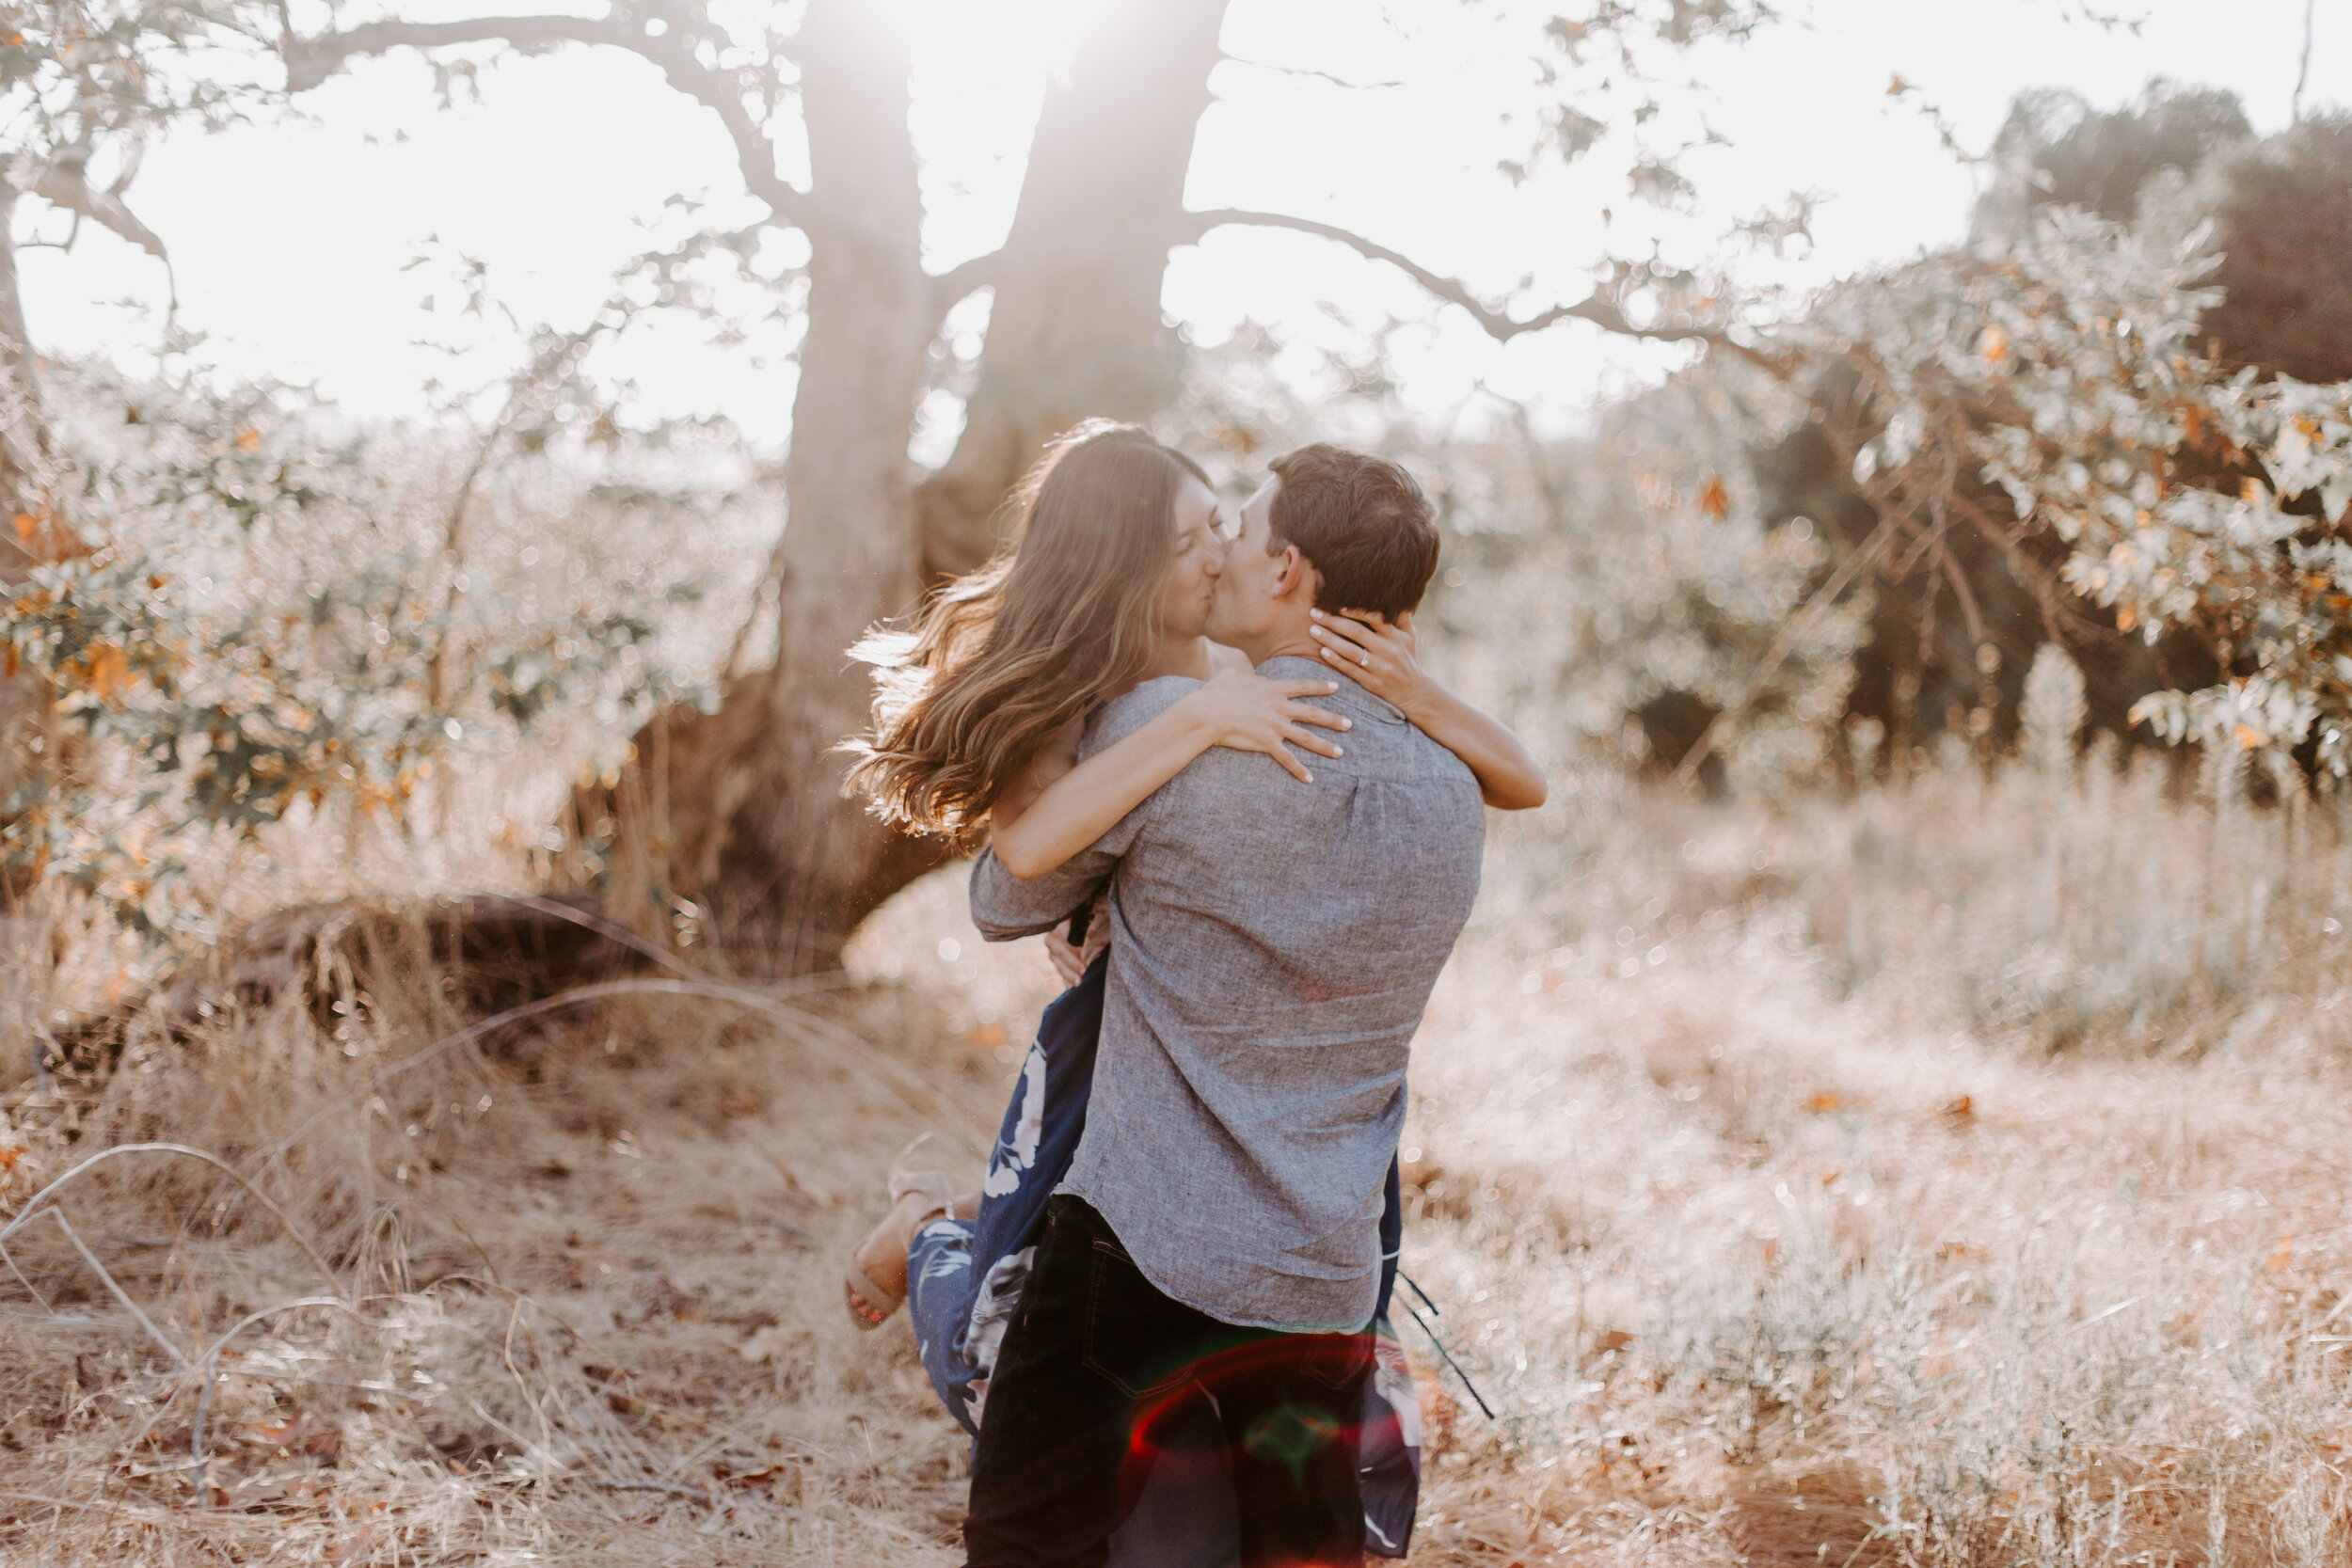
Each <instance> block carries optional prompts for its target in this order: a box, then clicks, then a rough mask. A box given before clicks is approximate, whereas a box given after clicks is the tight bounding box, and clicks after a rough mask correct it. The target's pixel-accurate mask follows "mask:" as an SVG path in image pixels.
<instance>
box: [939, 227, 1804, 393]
mask: <svg viewBox="0 0 2352 1568" xmlns="http://www.w3.org/2000/svg"><path fill="white" fill-rule="evenodd" d="M1231 226H1243V227H1248V228H1255V229H1289V230H1296V231H1297V232H1299V233H1302V234H1314V235H1317V236H1320V237H1321V238H1323V239H1327V240H1335V241H1337V242H1338V243H1340V244H1341V245H1345V246H1347V247H1348V248H1349V249H1350V250H1353V251H1355V252H1356V253H1357V254H1358V255H1359V256H1362V257H1365V258H1367V259H1369V260H1371V261H1385V262H1386V263H1388V264H1389V265H1390V266H1392V267H1394V268H1396V269H1397V271H1399V272H1401V273H1403V274H1405V276H1406V277H1409V278H1411V279H1412V280H1413V281H1414V282H1416V283H1418V284H1420V285H1421V286H1422V288H1423V289H1426V290H1427V291H1428V292H1429V293H1432V294H1435V295H1436V296H1437V297H1438V298H1439V299H1441V300H1444V301H1445V302H1446V303H1448V304H1449V305H1457V306H1460V307H1461V308H1462V309H1464V310H1467V311H1469V312H1470V318H1471V319H1472V320H1473V321H1475V322H1477V323H1478V325H1479V326H1480V327H1481V328H1482V329H1484V330H1485V332H1486V335H1487V336H1488V337H1490V338H1492V339H1494V341H1497V342H1499V343H1503V342H1509V341H1511V340H1512V339H1514V338H1516V337H1518V336H1519V335H1520V334H1522V333H1526V332H1541V331H1543V330H1544V329H1545V328H1546V327H1549V326H1553V325H1558V324H1559V323H1561V322H1564V321H1581V322H1585V323H1588V324H1589V325H1594V326H1597V327H1599V328H1600V329H1601V330H1602V331H1604V332H1613V333H1615V334H1616V335H1617V336H1619V337H1623V338H1645V339H1648V340H1650V341H1653V342H1661V343H1690V342H1697V343H1706V344H1708V345H1709V346H1711V347H1715V348H1721V349H1724V350H1726V351H1728V352H1730V353H1732V354H1736V355H1738V356H1740V357H1741V358H1742V359H1745V360H1748V361H1749V362H1750V363H1752V364H1755V365H1756V366H1757V367H1759V368H1760V369H1762V370H1765V371H1767V372H1771V373H1772V375H1774V376H1777V377H1782V378H1786V377H1787V376H1788V373H1789V372H1790V369H1791V367H1790V366H1789V365H1788V364H1787V363H1786V362H1784V361H1783V360H1781V359H1779V358H1777V357H1775V356H1772V355H1770V354H1766V353H1764V352H1763V351H1762V350H1760V349H1756V348H1753V347H1750V346H1749V345H1748V344H1745V343H1742V342H1740V341H1738V340H1736V339H1734V338H1733V337H1732V336H1731V335H1730V334H1729V333H1728V332H1727V331H1725V330H1724V328H1722V327H1714V326H1638V325H1635V324H1633V323H1632V322H1630V321H1629V320H1627V319H1626V316H1625V313H1624V312H1623V311H1622V310H1620V309H1617V307H1616V305H1615V304H1614V302H1613V301H1611V300H1610V299H1608V298H1607V297H1606V296H1605V295H1602V294H1600V293H1593V294H1591V295H1589V296H1588V297H1586V298H1584V299H1581V300H1580V301H1578V302H1577V303H1576V304H1574V305H1555V306H1553V307H1551V308H1550V309H1548V310H1540V311H1537V312H1536V313H1535V314H1534V315H1533V316H1528V317H1524V318H1521V317H1517V316H1512V315H1510V314H1508V313H1506V312H1504V311H1502V310H1500V309H1496V308H1495V307H1493V306H1491V305H1488V304H1487V303H1486V301H1484V300H1482V299H1480V298H1479V297H1478V296H1477V295H1476V294H1474V293H1470V288H1469V286H1468V285H1467V284H1465V283H1463V282H1462V281H1461V280H1460V279H1458V278H1453V277H1445V276H1444V275H1443V274H1441V273H1436V272H1432V271H1431V270H1430V269H1429V268H1427V267H1424V266H1422V264H1421V263H1420V262H1418V261H1414V260H1413V259H1412V258H1411V257H1409V256H1406V255H1404V254H1402V253H1401V252H1398V251H1394V250H1391V249H1390V248H1389V247H1388V246H1387V245H1382V244H1380V243H1379V242H1378V241H1376V240H1369V239H1366V238H1365V237H1364V236H1363V235H1361V234H1358V233H1356V232H1354V231H1353V230H1346V229H1342V228H1340V227H1339V226H1338V225H1337V224H1330V223H1323V222H1320V221H1318V220H1316V219H1314V218H1302V217H1293V216H1291V215H1290V214H1287V213H1256V212H1248V211H1246V210H1243V209H1241V208H1234V207H1227V208H1220V209H1218V210H1216V211H1215V212H1207V213H1187V214H1184V223H1183V224H1182V226H1181V228H1180V230H1179V233H1178V236H1177V238H1176V239H1175V241H1174V242H1173V243H1176V244H1179V245H1185V244H1192V243H1196V242H1198V241H1199V240H1200V237H1201V236H1202V235H1203V234H1206V233H1207V232H1208V231H1209V230H1212V229H1223V228H1227V227H1231ZM983 260H987V259H986V258H983ZM974 265H977V263H974V262H966V263H965V266H974ZM957 270H958V271H959V272H961V270H963V269H962V268H958V269H957ZM948 276H950V277H952V276H954V275H953V274H950V275H948Z"/></svg>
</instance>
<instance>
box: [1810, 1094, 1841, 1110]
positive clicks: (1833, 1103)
mask: <svg viewBox="0 0 2352 1568" xmlns="http://www.w3.org/2000/svg"><path fill="white" fill-rule="evenodd" d="M1806 1103H1807V1104H1809V1105H1810V1106H1812V1108H1813V1109H1814V1110H1816V1111H1819V1112H1821V1113H1822V1114H1823V1115H1827V1114H1828V1113H1829V1112H1831V1111H1835V1110H1836V1109H1837V1107H1838V1106H1839V1105H1841V1104H1843V1103H1844V1101H1841V1100H1839V1099H1838V1098H1837V1096H1836V1095H1835V1094H1833V1093H1832V1092H1830V1091H1829V1090H1827V1089H1823V1090H1822V1091H1821V1092H1820V1094H1817V1095H1815V1096H1814V1097H1813V1098H1812V1099H1811V1100H1810V1101H1806Z"/></svg>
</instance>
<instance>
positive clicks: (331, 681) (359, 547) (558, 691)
mask: <svg viewBox="0 0 2352 1568" xmlns="http://www.w3.org/2000/svg"><path fill="white" fill-rule="evenodd" d="M50 401H51V403H52V404H53V406H52V408H51V414H52V416H53V420H54V429H55V438H56V442H57V446H58V451H59V455H58V457H57V458H56V466H55V468H54V470H53V471H52V472H51V473H49V474H48V475H46V476H44V478H45V480H46V482H47V483H46V488H47V489H48V491H49V493H50V494H52V495H53V496H55V497H56V498H57V499H58V501H59V503H60V506H61V508H62V509H63V510H65V511H66V512H67V513H68V514H69V515H70V516H71V518H72V527H73V531H74V532H75V533H76V534H77V535H78V536H79V537H80V538H81V539H82V540H83V541H84V542H85V544H86V545H87V546H89V547H88V548H87V552H86V553H82V554H78V555H73V556H71V557H69V558H68V559H65V560H60V561H53V562H47V563H45V564H41V565H38V566H36V567H34V568H33V569H32V570H31V571H30V572H29V575H27V576H26V577H25V578H24V580H23V581H22V582H20V583H18V584H16V585H14V586H13V587H11V588H10V589H8V594H9V598H8V610H7V616H6V620H5V623H4V624H0V649H5V657H6V659H7V661H8V669H9V670H10V671H11V672H13V671H15V670H16V669H17V668H18V667H19V666H29V667H31V668H32V669H34V670H37V671H39V672H40V673H43V674H45V675H46V676H47V678H48V679H49V680H50V681H51V683H52V685H53V687H54V689H55V690H56V696H57V705H58V709H59V713H60V716H61V718H62V719H63V720H64V721H65V722H66V724H67V725H68V726H70V727H71V728H72V729H74V730H78V731H79V732H81V733H82V734H84V735H86V736H88V737H89V738H90V740H91V741H92V742H94V744H93V745H92V746H90V747H89V749H88V751H87V762H86V763H85V764H83V765H80V766H66V767H56V766H53V767H50V768H45V769H42V770H40V771H37V772H35V773H33V774H32V775H30V776H29V777H28V778H27V779H26V780H25V782H24V784H21V785H20V787H19V789H18V790H17V792H16V796H15V798H14V799H13V800H9V801H8V802H7V803H6V806H5V815H6V817H7V826H6V828H5V830H4V831H0V843H5V846H6V849H7V854H8V859H9V860H10V861H11V862H12V863H16V864H18V865H19V866H23V867H29V868H31V869H33V870H36V871H38V872H40V873H43V874H45V875H48V876H50V877H54V878H58V879H63V880H64V881H66V882H68V883H71V884H72V885H75V886H78V887H80V888H82V889H84V890H86V891H87V892H89V893H91V894H94V895H98V896H99V897H101V898H102V899H103V900H104V901H105V902H106V903H108V904H109V905H110V906H111V907H113V908H114V909H115V910H116V911H117V912H118V913H119V915H120V916H121V917H122V918H123V919H124V920H126V921H127V922H128V923H130V924H131V925H133V926H134V927H137V928H139V929H141V930H144V931H147V932H149V933H151V934H154V933H160V932H163V931H165V930H167V929H168V928H170V927H175V926H189V925H191V923H193V928H200V927H201V925H202V911H203V909H204V907H205V898H204V896H203V892H202V890H201V889H200V888H198V887H194V886H191V885H189V881H188V878H187V873H188V871H189V869H190V865H191V861H190V860H189V858H188V854H189V852H190V851H192V850H193V849H195V848H196V847H199V846H201V845H204V844H206V843H209V842H212V841H213V840H214V839H215V837H217V836H218V835H224V834H225V835H229V836H230V837H251V836H253V835H255V834H257V833H259V832H262V831H263V830H265V829H267V828H268V827H270V826H271V825H272V824H275V823H278V822H279V821H281V820H284V819H285V818H287V817H288V816H290V815H294V814H295V813H297V812H303V811H310V812H316V811H319V810H323V809H334V810H348V811H352V812H356V813H358V814H360V815H363V816H364V815H369V814H389V815H390V816H399V815H400V814H402V813H404V812H405V811H406V810H407V808H408V804H409V802H410V800H411V799H412V797H414V796H415V795H416V794H417V792H418V790H419V786H420V785H421V784H423V783H424V782H426V781H429V780H431V779H433V778H434V777H435V774H436V770H437V768H444V767H446V766H448V765H449V764H450V763H451V762H453V761H456V760H462V759H463V758H465V757H467V756H468V755H469V754H471V755H479V754H481V753H483V752H485V751H495V750H497V749H499V748H501V747H511V746H512V745H514V744H515V743H516V741H517V740H519V739H524V738H532V739H537V740H550V739H552V738H554V737H555V736H558V735H560V734H561V733H563V732H564V730H565V729H566V728H567V727H569V726H575V725H578V724H580V723H581V722H583V721H584V722H587V723H590V724H592V725H593V726H594V727H595V729H596V731H597V732H598V735H599V736H600V745H598V746H596V747H595V748H593V749H594V750H597V751H600V752H602V753H604V755H605V757H606V758H607V759H608V760H609V759H610V758H612V757H613V756H615V755H617V754H618V753H619V752H621V751H623V750H625V749H626V744H627V739H626V737H627V736H628V735H629V734H631V733H633V732H634V730H635V729H636V728H637V726H638V724H639V723H640V722H641V721H642V720H643V718H644V715H645V713H646V712H647V711H648V710H649V709H650V707H651V706H652V705H654V704H655V703H656V702H658V701H662V700H675V699H678V698H681V697H690V696H691V695H693V692H692V691H691V690H690V686H691V684H692V681H693V677H692V676H691V674H690V671H689V668H688V666H689V663H690V662H691V661H690V660H689V659H688V658H687V657H684V655H683V654H682V652H681V650H680V649H679V648H678V647H677V646H675V642H676V639H675V637H671V638H669V639H667V640H665V637H664V631H665V622H666V621H667V619H668V618H669V615H670V612H671V611H673V610H675V609H677V608H679V607H682V606H685V605H689V604H691V603H693V602H695V601H696V600H697V599H698V598H699V597H700V596H701V594H702V593H703V591H704V586H705V583H704V581H703V580H698V578H697V575H696V573H697V567H696V566H694V565H690V562H691V557H692V546H694V545H695V544H697V543H699V542H701V539H702V537H703V536H705V535H707V534H708V533H709V531H710V530H711V529H712V528H713V527H715V526H716V525H717V524H719V523H720V522H721V521H722V520H723V519H724V518H726V517H728V516H730V515H733V514H734V513H736V512H737V511H739V510H740V508H739V505H738V503H739V501H740V499H742V494H743V492H742V490H741V489H740V487H739V486H738V485H731V484H729V483H726V478H727V473H726V467H724V466H723V465H727V463H728V460H729V458H730V457H731V455H732V449H731V448H729V447H727V446H726V445H725V444H723V438H722V437H713V436H695V435H693V434H691V433H668V436H666V437H665V438H662V439H658V440H657V439H642V438H630V437H627V436H623V435H621V434H620V433H619V432H618V431H617V430H612V429H610V428H609V427H608V431H607V433H605V434H603V435H601V436H599V435H598V433H597V432H596V429H595V428H594V426H593V424H587V431H588V435H589V436H591V437H592V438H593V442H590V441H581V440H579V439H576V438H571V437H570V436H568V434H567V433H566V432H565V431H564V429H562V428H561V427H558V428H557V429H555V430H554V431H552V432H547V431H539V432H537V433H536V434H537V437H538V438H537V439H535V440H533V441H531V442H528V443H519V442H516V440H514V439H513V436H512V433H511V432H510V431H508V430H505V429H501V430H500V431H498V432H495V433H494V434H493V436H492V437H491V439H490V440H489V441H487V442H484V441H481V440H480V439H479V438H476V439H469V440H462V441H461V440H460V439H459V438H458V436H457V435H456V434H455V433H454V432H452V431H449V430H420V429H415V428H404V427H389V428H367V427H361V426H358V425H354V424H352V423H351V422H350V421H348V420H342V419H340V418H338V417H337V416H336V415H335V413H334V411H333V410H331V409H329V408H326V407H324V406H322V405H321V404H318V403H317V402H315V401H314V400H313V399H311V398H310V397H308V396H307V395H305V394H302V393H300V392H298V391H296V390H294V389H292V388H284V387H278V386H267V385H259V386H241V387H233V388H213V387H210V386H208V385H205V384H203V383H201V382H197V381H184V382H181V383H178V384H165V383H134V382H128V381H125V380H122V379H120V378H119V377H117V376H115V375H114V374H112V373H111V372H106V371H103V370H99V369H94V368H90V367H69V368H67V369H66V372H65V373H64V374H61V375H57V376H56V377H54V378H53V384H52V387H51V388H50ZM582 422H583V423H587V421H582ZM550 435H552V436H553V439H549V438H548V436H550ZM714 475H716V476H717V477H716V478H715V479H714V477H713V476H714ZM738 575H740V574H738ZM702 577H703V578H707V577H708V573H707V567H705V568H702Z"/></svg>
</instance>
